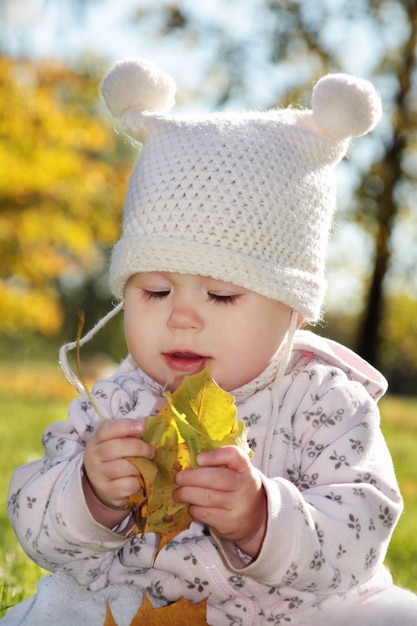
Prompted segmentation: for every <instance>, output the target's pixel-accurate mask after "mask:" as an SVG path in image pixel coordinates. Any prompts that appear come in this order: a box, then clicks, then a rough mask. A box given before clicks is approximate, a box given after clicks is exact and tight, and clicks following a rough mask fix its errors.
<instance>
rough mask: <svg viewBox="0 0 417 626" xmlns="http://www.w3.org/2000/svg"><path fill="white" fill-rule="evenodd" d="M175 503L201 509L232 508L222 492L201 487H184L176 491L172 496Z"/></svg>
mask: <svg viewBox="0 0 417 626" xmlns="http://www.w3.org/2000/svg"><path fill="white" fill-rule="evenodd" d="M173 497H174V500H175V502H183V503H185V504H189V505H194V506H196V507H199V508H202V507H207V508H210V509H222V510H229V509H231V508H232V505H231V502H230V498H229V497H228V496H227V495H226V493H225V492H224V491H217V490H215V489H206V488H202V487H193V486H186V487H180V488H179V489H176V490H175V491H174V494H173Z"/></svg>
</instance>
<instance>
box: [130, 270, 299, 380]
mask: <svg viewBox="0 0 417 626" xmlns="http://www.w3.org/2000/svg"><path fill="white" fill-rule="evenodd" d="M124 308H125V336H126V342H127V346H128V349H129V351H130V354H131V355H132V357H133V359H134V361H135V362H136V364H137V365H138V366H139V367H140V368H141V369H142V370H143V371H144V372H146V373H147V374H148V375H149V376H151V377H152V378H153V379H154V380H156V381H157V382H159V383H160V384H162V385H167V386H168V387H169V388H170V389H171V390H173V389H175V388H176V387H178V385H179V384H180V383H181V381H182V379H183V378H184V376H186V375H190V374H195V373H197V372H199V371H201V370H202V369H203V368H204V367H205V366H206V365H209V366H210V370H211V374H212V376H213V378H214V380H215V381H216V382H217V384H218V385H220V386H221V387H222V388H223V389H225V390H226V391H232V390H233V389H237V388H238V387H241V386H242V385H244V384H245V383H247V382H249V381H250V380H252V379H254V378H256V377H257V376H258V375H259V374H260V373H261V372H262V371H263V370H264V369H265V368H266V367H267V366H268V364H269V363H270V361H271V359H272V357H273V356H274V354H275V352H276V351H277V350H278V348H279V346H280V345H281V343H282V341H283V339H284V337H285V334H286V332H287V329H288V326H289V321H290V317H291V310H290V309H289V307H287V306H286V305H284V304H282V303H281V302H277V301H275V300H269V299H268V298H265V297H264V296H261V295H259V294H257V293H255V292H253V291H248V290H247V289H244V288H243V287H237V286H236V285H233V284H231V283H225V282H223V281H221V280H214V279H212V278H208V277H204V276H193V275H190V274H176V273H171V272H162V273H160V272H146V273H139V274H135V275H134V276H132V277H131V278H130V279H129V281H128V283H127V285H126V291H125V304H124Z"/></svg>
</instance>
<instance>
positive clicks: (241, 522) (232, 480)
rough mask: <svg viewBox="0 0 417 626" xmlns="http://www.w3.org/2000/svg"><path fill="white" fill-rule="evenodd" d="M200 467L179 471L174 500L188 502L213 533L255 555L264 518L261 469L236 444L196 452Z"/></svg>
mask: <svg viewBox="0 0 417 626" xmlns="http://www.w3.org/2000/svg"><path fill="white" fill-rule="evenodd" d="M197 460H198V463H199V465H200V466H201V467H199V468H197V469H189V470H184V471H182V472H179V473H178V474H177V477H176V482H177V484H178V485H179V488H178V489H177V490H176V491H175V492H174V499H175V500H176V502H185V503H187V504H190V509H189V510H190V515H191V516H192V517H193V518H194V519H196V520H198V521H200V522H203V523H204V524H208V525H209V526H211V528H212V529H213V531H214V532H215V534H216V535H217V536H218V537H220V538H222V539H226V540H228V541H232V542H233V543H235V544H236V545H237V546H238V548H240V549H241V550H242V551H243V552H245V554H248V555H249V556H251V557H253V558H256V557H257V555H258V554H259V552H260V549H261V547H262V542H263V539H264V535H265V530H266V522H267V501H266V495H265V492H264V489H263V484H262V478H261V473H260V471H259V470H257V469H256V468H255V467H253V465H252V464H251V463H250V461H249V458H248V456H247V455H246V454H245V452H243V451H242V450H240V449H239V448H237V447H236V446H225V447H224V448H218V449H217V450H212V451H210V452H204V453H202V454H200V455H198V459H197Z"/></svg>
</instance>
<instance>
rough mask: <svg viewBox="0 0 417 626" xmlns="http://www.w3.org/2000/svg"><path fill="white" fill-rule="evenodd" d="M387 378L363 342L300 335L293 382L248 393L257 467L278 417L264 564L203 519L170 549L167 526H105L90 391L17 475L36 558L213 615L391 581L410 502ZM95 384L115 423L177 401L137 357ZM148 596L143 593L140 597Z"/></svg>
mask: <svg viewBox="0 0 417 626" xmlns="http://www.w3.org/2000/svg"><path fill="white" fill-rule="evenodd" d="M269 369H270V368H268V370H269ZM385 388H386V382H385V380H384V379H383V377H382V376H381V375H380V374H379V373H378V372H376V370H374V369H373V368H372V367H371V366H369V365H368V364H367V363H365V362H364V361H363V360H361V359H360V358H359V357H358V356H356V355H355V354H354V353H352V352H351V351H349V350H347V349H346V348H343V347H342V346H340V345H339V344H336V343H334V342H330V341H328V340H324V339H321V338H320V337H317V336H316V335H313V334H312V333H309V332H306V331H298V332H297V333H296V337H295V341H294V347H293V353H292V358H291V362H290V364H289V367H288V368H287V372H286V374H285V376H284V377H283V378H282V379H281V380H278V381H276V380H274V378H273V377H272V378H271V376H270V375H268V372H266V373H265V374H264V375H263V376H262V375H261V377H260V379H258V380H257V381H254V382H253V383H252V384H249V385H247V386H245V387H244V388H242V389H241V390H237V391H236V393H235V400H236V405H237V409H238V417H239V418H240V419H242V420H244V422H245V424H246V426H247V427H248V429H249V433H248V439H249V443H250V446H251V448H252V450H253V453H254V456H253V459H252V462H253V463H254V465H255V466H257V467H262V465H263V464H264V463H265V459H263V452H264V446H265V437H266V434H267V432H268V429H269V428H270V427H271V417H272V418H274V419H275V417H276V423H275V428H274V432H273V438H272V446H271V453H270V458H269V459H267V460H266V463H267V468H268V469H267V472H266V475H265V478H264V487H265V491H266V494H267V498H268V525H267V532H266V536H265V540H264V544H263V547H262V549H261V552H260V554H259V556H258V558H257V559H256V560H254V561H252V562H249V563H248V560H247V559H245V555H242V554H241V553H240V552H239V550H238V549H237V548H236V546H234V545H233V544H230V543H228V542H225V541H221V540H219V539H218V538H216V537H215V536H214V535H213V534H212V533H211V532H210V530H209V529H208V528H206V527H204V526H203V525H202V524H200V523H197V522H193V523H192V524H191V526H190V528H189V529H188V530H186V531H184V532H182V533H180V534H179V535H178V536H177V537H175V538H174V540H172V541H171V542H169V543H168V544H167V545H166V546H165V547H164V548H163V549H162V550H161V551H160V552H159V554H158V556H157V557H156V559H155V551H156V547H157V537H156V536H155V535H154V534H153V533H149V534H146V535H145V536H144V537H141V536H140V535H135V536H133V537H131V538H127V536H126V531H125V527H126V522H125V523H124V524H122V525H121V526H120V527H118V528H114V529H113V530H108V529H106V528H104V527H102V526H101V525H99V524H98V523H96V522H95V520H94V519H93V518H92V516H91V514H90V513H89V511H88V509H87V507H86V504H85V501H84V498H83V492H82V487H81V476H82V464H83V450H84V448H85V445H86V442H87V441H88V439H89V438H90V437H91V435H92V433H93V432H94V431H95V429H96V428H97V427H98V426H99V424H100V421H99V419H98V417H97V415H96V414H95V412H94V410H93V408H92V407H91V405H90V403H89V402H88V401H87V400H86V399H84V398H82V399H77V400H75V401H73V402H72V403H71V405H70V407H69V414H68V419H67V421H65V422H56V423H54V424H52V425H51V426H50V427H48V428H47V429H46V431H45V432H44V434H43V440H42V441H43V446H44V451H45V454H44V457H43V459H41V460H39V461H33V462H31V463H28V464H27V465H25V466H23V467H21V468H19V469H17V470H16V472H15V473H14V475H13V477H12V481H11V486H10V491H9V500H8V509H9V517H10V520H11V523H12V525H13V527H14V528H15V531H16V534H17V536H18V538H19V541H20V542H21V544H22V546H23V548H24V549H25V551H26V552H27V554H28V555H29V556H30V557H31V558H32V559H33V560H34V561H36V562H37V563H38V564H39V565H41V566H42V567H44V568H46V569H48V570H51V571H53V572H54V571H59V572H66V573H69V574H70V575H71V576H72V577H73V578H74V579H75V580H76V581H77V582H78V583H79V584H80V585H82V586H85V587H86V588H88V589H90V590H92V591H95V590H97V591H98V590H101V589H103V588H105V587H106V586H111V585H116V584H118V583H124V584H125V583H128V584H131V585H135V586H137V587H138V588H140V590H142V591H146V593H147V595H148V597H149V598H150V600H151V602H152V603H153V604H154V606H162V605H165V604H167V603H169V602H172V601H175V600H176V599H178V598H179V597H181V596H185V597H186V598H188V599H190V600H191V601H194V602H198V601H200V600H201V599H203V598H206V597H208V621H209V623H213V624H216V625H218V624H219V625H220V624H237V623H240V624H250V623H256V624H268V623H271V622H272V623H275V624H279V623H286V624H288V623H290V624H291V623H293V624H297V623H298V622H297V620H296V618H294V617H293V616H295V615H297V612H298V611H301V610H302V611H304V612H305V611H306V609H307V610H308V609H309V608H311V610H313V609H314V608H315V607H317V606H319V605H320V603H323V602H329V601H331V598H332V596H335V595H336V594H337V597H338V598H340V597H343V596H350V595H351V594H354V593H363V592H364V591H365V590H369V591H372V590H373V589H375V590H376V589H380V588H381V585H383V584H384V582H381V581H384V580H385V570H384V567H383V565H382V563H383V560H384V557H385V553H386V549H387V546H388V543H389V539H390V537H391V534H392V531H393V529H394V526H395V523H396V521H397V519H398V517H399V514H400V512H401V508H402V501H401V497H400V495H399V492H398V488H397V483H396V479H395V475H394V470H393V466H392V461H391V457H390V454H389V452H388V450H387V447H386V444H385V441H384V438H383V436H382V434H381V431H380V426H379V419H380V418H379V411H378V408H377V405H376V401H377V400H378V399H379V397H380V396H381V395H382V394H383V393H384V391H385ZM93 394H94V396H95V399H96V401H97V402H98V403H99V404H100V406H101V407H102V408H103V410H104V411H105V413H106V414H107V415H108V416H111V418H112V419H117V418H120V417H129V418H132V419H143V418H144V417H146V416H147V415H153V414H156V413H157V412H158V410H159V409H160V407H161V405H162V403H163V397H162V390H161V387H160V386H159V385H158V384H156V383H155V382H154V381H152V380H151V379H149V378H148V377H147V376H146V375H145V374H144V373H143V372H141V371H140V370H138V369H137V368H135V367H132V369H129V368H128V367H126V364H125V366H123V367H121V368H120V369H119V370H118V371H117V372H116V373H115V374H114V376H112V377H111V378H109V379H107V380H104V381H99V382H97V383H96V384H95V386H94V388H93ZM141 598H142V595H141V593H140V591H139V589H138V594H137V604H138V607H139V605H140V603H141ZM304 614H305V613H304ZM250 616H252V617H250ZM250 619H252V620H255V621H252V622H251V621H250ZM294 619H295V621H293V620H294ZM281 620H282V621H281ZM98 624H99V622H98ZM91 626H95V625H93V624H92V625H91Z"/></svg>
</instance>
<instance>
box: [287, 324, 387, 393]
mask: <svg viewBox="0 0 417 626" xmlns="http://www.w3.org/2000/svg"><path fill="white" fill-rule="evenodd" d="M300 352H301V353H307V354H311V355H312V356H318V357H320V358H322V359H323V360H324V361H326V363H328V364H329V365H334V366H335V367H339V368H340V369H341V370H343V371H344V372H345V373H346V375H347V376H348V378H350V379H351V380H355V381H357V382H359V383H361V384H362V385H363V386H364V387H365V389H366V390H367V392H368V393H369V395H370V396H371V398H373V399H374V400H379V399H380V398H381V397H382V396H383V395H384V393H385V392H386V390H387V388H388V382H387V380H386V378H385V377H384V376H383V375H382V374H381V373H380V372H379V371H378V370H377V369H375V367H373V366H372V365H370V363H368V362H367V361H365V359H363V358H362V357H360V356H359V355H358V354H356V352H353V350H350V349H349V348H347V347H346V346H343V345H341V344H340V343H337V341H333V340H331V339H327V338H324V337H320V336H319V335H316V334H315V333H312V332H311V331H307V330H299V331H297V333H296V334H295V337H294V343H293V354H295V353H300Z"/></svg>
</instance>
